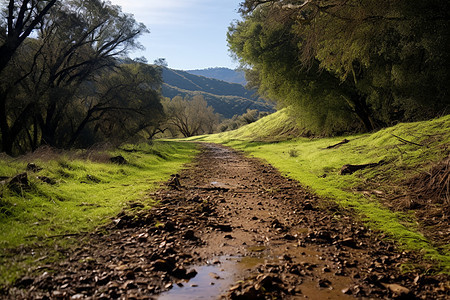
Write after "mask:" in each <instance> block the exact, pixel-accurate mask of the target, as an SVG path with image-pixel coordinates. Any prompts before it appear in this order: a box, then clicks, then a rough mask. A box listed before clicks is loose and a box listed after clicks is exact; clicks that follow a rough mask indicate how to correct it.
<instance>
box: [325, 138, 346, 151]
mask: <svg viewBox="0 0 450 300" xmlns="http://www.w3.org/2000/svg"><path fill="white" fill-rule="evenodd" d="M348 142H350V141H349V140H347V139H344V140H343V141H341V142H339V143H337V144H334V145H330V146H328V147H327V148H326V149H333V148H337V147H339V146H340V145H343V144H347V143H348Z"/></svg>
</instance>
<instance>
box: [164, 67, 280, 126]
mask: <svg viewBox="0 0 450 300" xmlns="http://www.w3.org/2000/svg"><path fill="white" fill-rule="evenodd" d="M162 78H163V82H164V83H163V87H162V94H163V96H164V97H168V98H173V97H175V96H182V97H189V98H192V97H193V96H195V95H201V96H203V98H204V99H205V100H206V101H207V102H208V105H210V106H212V107H213V108H214V111H215V112H216V113H219V114H221V115H222V116H224V117H225V118H231V117H233V116H234V115H242V114H243V113H245V112H246V111H247V109H257V110H259V111H268V112H272V111H274V108H273V105H272V104H269V103H267V102H266V101H264V100H263V99H261V98H260V97H259V96H258V95H257V94H256V91H251V90H248V89H246V88H244V87H243V86H242V85H240V84H236V83H228V82H225V81H222V80H217V79H212V78H206V77H204V76H198V75H193V74H190V73H188V72H186V71H180V70H172V69H169V68H163V73H162Z"/></svg>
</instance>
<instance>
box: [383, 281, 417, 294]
mask: <svg viewBox="0 0 450 300" xmlns="http://www.w3.org/2000/svg"><path fill="white" fill-rule="evenodd" d="M383 285H384V287H386V288H387V289H388V290H390V291H391V292H392V293H394V294H396V295H398V296H402V297H403V296H407V295H409V294H410V293H411V291H410V289H408V288H406V287H404V286H401V285H399V284H396V283H383Z"/></svg>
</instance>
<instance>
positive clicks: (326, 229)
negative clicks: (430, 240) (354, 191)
mask: <svg viewBox="0 0 450 300" xmlns="http://www.w3.org/2000/svg"><path fill="white" fill-rule="evenodd" d="M201 147H202V149H203V151H202V153H201V154H200V155H199V156H198V158H197V159H196V161H195V162H194V163H193V164H191V165H189V166H188V167H187V168H186V169H185V170H184V171H183V172H181V173H180V174H177V176H174V178H173V179H172V180H171V181H170V182H169V183H167V184H166V186H165V187H164V188H162V189H161V190H159V191H158V192H156V193H154V194H153V196H154V197H155V198H157V199H158V200H160V201H159V204H158V205H157V206H156V207H155V208H153V209H151V210H150V211H143V210H137V211H139V213H135V214H132V213H130V211H133V210H127V211H124V212H123V213H121V214H120V215H118V216H117V217H116V218H114V220H112V222H111V224H109V225H108V226H107V227H105V228H102V229H101V230H99V231H98V232H95V233H93V234H91V235H90V236H89V239H88V242H87V243H85V244H83V245H82V246H80V247H78V248H77V249H75V250H74V251H72V253H66V256H67V259H65V260H63V261H59V262H56V263H54V264H51V265H44V266H41V267H39V268H38V269H37V270H34V271H33V272H31V273H30V274H29V275H27V276H24V277H23V278H21V279H20V280H18V281H17V282H16V283H15V284H14V286H11V287H9V288H8V289H7V290H4V291H3V294H1V295H0V297H1V298H8V299H30V298H32V299H49V298H50V299H85V298H90V299H111V298H120V299H218V298H222V299H303V298H309V299H351V298H355V297H356V298H360V299H370V298H372V299H391V298H394V299H448V298H449V297H450V281H449V276H446V275H424V274H416V273H407V274H405V273H401V272H400V266H402V265H404V264H411V263H414V264H423V263H426V262H423V261H421V259H420V257H419V256H418V255H416V254H414V253H410V252H402V251H399V250H398V249H397V248H396V246H395V245H393V244H391V243H390V242H388V241H387V240H386V238H385V237H383V236H382V235H380V234H379V233H377V232H373V231H371V230H369V229H367V228H366V227H364V226H363V225H362V224H361V223H359V222H357V221H356V220H355V218H354V217H353V216H352V213H351V212H349V211H343V210H341V209H340V208H339V207H337V206H335V205H333V204H331V203H330V202H327V201H325V200H322V199H319V198H318V197H316V196H315V195H313V194H311V193H309V192H308V191H307V190H306V189H305V188H303V187H301V186H300V185H299V183H298V182H296V181H293V180H290V179H288V178H285V177H283V176H282V175H281V174H280V173H279V172H278V171H276V170H275V169H274V168H273V167H271V166H270V165H267V164H264V163H262V162H261V161H259V160H257V159H253V158H247V157H245V156H243V155H242V154H241V153H238V152H236V151H234V150H231V149H229V148H226V147H223V146H219V145H214V144H202V146H201ZM132 206H133V205H132ZM135 206H138V205H137V204H136V205H135ZM137 208H139V207H137Z"/></svg>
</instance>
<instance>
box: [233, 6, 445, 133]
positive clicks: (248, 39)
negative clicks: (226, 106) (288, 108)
mask: <svg viewBox="0 0 450 300" xmlns="http://www.w3.org/2000/svg"><path fill="white" fill-rule="evenodd" d="M449 7H450V5H449V3H448V1H444V0H431V1H412V2H411V1H407V0H396V1H394V0H381V1H378V0H377V1H375V0H362V1H357V0H333V1H324V0H307V1H301V0H299V1H288V0H279V1H275V0H273V1H258V0H247V1H245V2H244V3H243V4H242V6H241V12H242V13H243V15H244V21H242V22H238V23H236V24H234V25H233V26H232V27H230V30H229V34H228V41H229V44H230V48H231V50H232V51H233V52H234V53H235V54H236V55H237V56H238V57H239V58H240V60H241V62H242V64H244V65H247V66H248V67H251V68H252V71H251V73H250V74H249V75H251V76H250V77H249V79H250V80H251V81H252V83H253V84H254V85H256V86H258V87H259V89H260V91H262V92H266V93H269V94H270V95H271V96H272V97H273V98H277V99H282V100H280V101H282V102H286V103H288V104H295V105H296V106H297V107H298V109H297V112H299V114H300V115H301V117H302V119H304V118H310V119H314V120H313V123H314V124H315V126H316V127H317V128H325V127H326V124H329V125H328V126H330V125H331V126H334V125H333V124H335V125H338V127H341V129H342V130H347V129H350V128H351V127H354V126H348V125H350V124H351V123H352V122H353V121H352V118H351V117H350V115H349V112H351V113H352V114H353V115H354V116H355V117H356V118H357V119H358V120H359V121H360V124H361V126H362V127H363V128H365V129H366V130H370V129H371V128H374V127H375V128H376V127H379V126H384V125H389V124H392V123H395V122H398V121H409V120H418V119H423V118H428V117H432V116H435V115H437V114H439V113H442V112H444V111H445V109H446V107H448V105H449V93H448V92H449V86H450V85H449V84H448V83H449V76H448V73H449V72H448V70H447V67H446V66H447V65H449V52H448V51H447V45H448V44H449V42H450V38H449V36H450V33H449V31H448V27H449V15H450V14H449V12H450V9H449ZM330 120H331V122H330ZM353 123H354V122H353ZM356 129H357V128H356Z"/></svg>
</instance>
